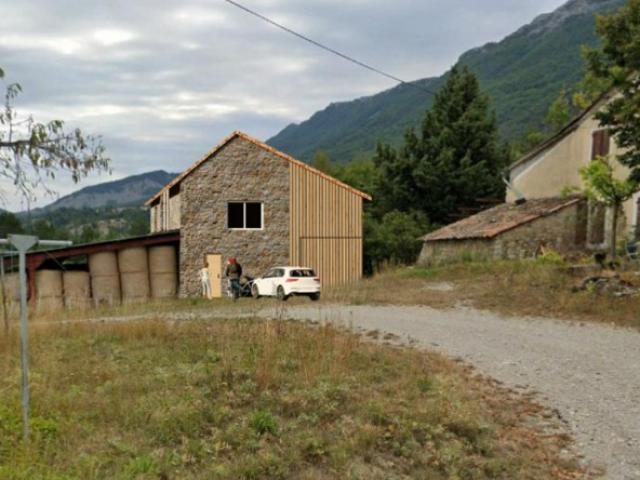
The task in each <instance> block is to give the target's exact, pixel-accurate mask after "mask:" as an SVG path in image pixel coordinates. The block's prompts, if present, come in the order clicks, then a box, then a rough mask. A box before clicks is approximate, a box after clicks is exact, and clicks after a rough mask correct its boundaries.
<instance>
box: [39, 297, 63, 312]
mask: <svg viewBox="0 0 640 480" xmlns="http://www.w3.org/2000/svg"><path fill="white" fill-rule="evenodd" d="M63 308H64V301H63V299H62V296H59V297H39V298H38V305H37V310H38V312H39V313H48V312H55V311H57V310H62V309H63Z"/></svg>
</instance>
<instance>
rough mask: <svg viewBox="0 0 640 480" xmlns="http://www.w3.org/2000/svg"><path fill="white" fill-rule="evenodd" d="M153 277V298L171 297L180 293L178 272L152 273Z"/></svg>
mask: <svg viewBox="0 0 640 480" xmlns="http://www.w3.org/2000/svg"><path fill="white" fill-rule="evenodd" d="M150 279H151V297H152V298H171V297H175V296H176V295H177V293H178V273H177V272H168V273H152V274H151V275H150Z"/></svg>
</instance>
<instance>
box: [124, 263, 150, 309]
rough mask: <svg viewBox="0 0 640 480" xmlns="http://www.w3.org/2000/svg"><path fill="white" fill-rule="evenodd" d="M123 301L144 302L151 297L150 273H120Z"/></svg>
mask: <svg viewBox="0 0 640 480" xmlns="http://www.w3.org/2000/svg"><path fill="white" fill-rule="evenodd" d="M120 285H121V288H122V301H123V303H143V302H146V301H147V300H148V299H149V292H150V287H149V273H148V272H147V271H146V270H145V271H144V272H133V273H122V274H121V275H120Z"/></svg>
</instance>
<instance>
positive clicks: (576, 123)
mask: <svg viewBox="0 0 640 480" xmlns="http://www.w3.org/2000/svg"><path fill="white" fill-rule="evenodd" d="M614 95H615V90H609V91H608V92H605V93H603V94H602V95H600V97H598V99H597V100H596V101H594V102H593V103H592V104H591V105H589V106H588V107H587V108H586V109H585V110H583V111H582V112H581V113H580V114H579V115H577V116H576V117H575V118H574V119H573V120H571V121H570V122H569V123H568V124H567V125H566V126H565V127H563V128H562V129H561V130H560V131H559V132H558V133H556V134H555V135H553V136H552V137H550V138H549V139H547V140H546V141H545V142H543V143H542V144H540V145H539V146H537V147H536V148H534V149H533V150H532V151H530V152H528V153H527V154H526V155H524V156H523V157H521V158H520V159H518V160H517V161H515V162H514V163H512V164H511V166H510V167H509V168H510V169H511V170H513V169H514V168H516V167H518V166H520V165H522V164H523V163H527V162H528V161H529V160H532V159H534V158H535V157H537V156H538V155H539V154H540V153H542V152H544V151H545V150H548V149H549V148H551V147H554V146H555V145H556V144H558V143H559V142H560V141H562V140H563V139H564V138H566V137H567V136H569V135H570V134H572V133H573V132H575V131H576V130H577V129H578V128H579V127H580V125H581V124H582V122H584V121H585V120H586V119H587V118H589V117H590V116H591V115H592V114H593V113H594V112H596V111H598V110H600V108H602V106H603V105H604V104H606V103H608V102H609V101H610V100H611V98H612V97H613V96H614Z"/></svg>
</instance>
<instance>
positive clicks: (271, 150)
mask: <svg viewBox="0 0 640 480" xmlns="http://www.w3.org/2000/svg"><path fill="white" fill-rule="evenodd" d="M236 138H241V139H243V140H246V141H248V142H250V143H252V144H254V145H255V146H257V147H259V148H261V149H263V150H265V151H267V152H269V153H271V154H273V155H275V156H277V157H279V158H282V159H283V160H286V161H287V162H289V163H292V164H294V165H296V166H298V167H301V168H304V169H305V170H307V171H309V172H311V173H314V174H315V175H318V176H320V177H322V178H324V179H325V180H328V181H330V182H332V183H334V184H336V185H338V186H340V187H342V188H344V189H345V190H348V191H349V192H351V193H353V194H354V195H358V196H359V197H362V198H364V199H365V200H371V196H370V195H368V194H366V193H364V192H361V191H360V190H358V189H356V188H353V187H352V186H350V185H347V184H346V183H344V182H341V181H340V180H338V179H337V178H334V177H332V176H330V175H327V174H326V173H323V172H321V171H320V170H318V169H316V168H313V167H311V166H309V165H307V164H306V163H304V162H301V161H300V160H296V159H295V158H293V157H291V156H290V155H287V154H286V153H283V152H281V151H279V150H276V149H275V148H273V147H271V146H269V145H267V144H266V143H264V142H261V141H260V140H257V139H255V138H253V137H251V136H249V135H247V134H246V133H244V132H240V131H235V132H233V133H232V134H231V135H229V136H228V137H227V138H225V139H224V140H222V142H220V143H219V144H218V145H216V146H215V147H214V148H212V149H211V150H209V151H208V152H207V153H205V154H204V155H203V156H202V158H200V160H198V161H197V162H195V163H193V164H192V165H191V166H190V167H189V168H187V169H186V170H185V171H184V172H182V173H181V174H180V175H178V176H177V177H176V178H175V179H173V180H172V181H171V182H170V183H168V184H167V185H165V186H164V187H163V188H162V189H160V191H158V193H156V194H155V195H154V196H153V197H151V198H150V199H149V200H147V201H146V202H145V205H149V204H150V203H152V202H153V201H154V200H156V199H157V198H159V197H160V196H161V195H162V193H163V192H165V191H166V190H169V189H170V188H172V187H174V186H176V185H178V184H179V183H181V182H182V180H184V179H185V178H186V177H188V176H189V175H190V174H191V173H192V172H193V171H194V170H195V169H196V168H198V167H199V166H200V165H202V164H203V163H204V162H206V161H207V160H209V159H210V158H211V157H212V156H213V155H215V154H216V153H218V152H219V151H220V150H221V149H222V148H223V147H225V146H226V145H227V144H228V143H229V142H231V141H233V140H234V139H236Z"/></svg>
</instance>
